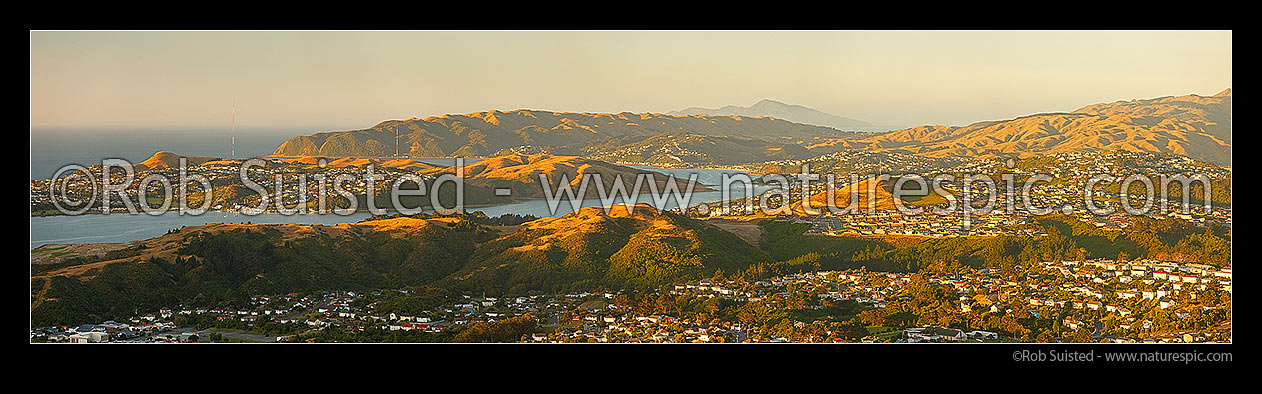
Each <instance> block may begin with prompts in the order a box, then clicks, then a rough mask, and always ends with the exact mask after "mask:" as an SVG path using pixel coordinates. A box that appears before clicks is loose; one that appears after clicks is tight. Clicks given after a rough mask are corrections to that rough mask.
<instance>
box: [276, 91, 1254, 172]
mask: <svg viewBox="0 0 1262 394" xmlns="http://www.w3.org/2000/svg"><path fill="white" fill-rule="evenodd" d="M821 125H822V126H821ZM864 126H871V125H870V124H868V123H867V122H863V121H857V120H854V119H849V118H844V117H840V116H836V115H830V114H826V113H823V112H819V111H816V110H813V109H810V108H806V107H802V106H795V105H787V104H783V103H779V102H775V101H771V100H763V101H760V102H758V103H757V104H754V105H753V106H750V107H734V106H727V107H723V108H719V109H713V110H711V109H704V108H689V109H686V110H683V111H677V112H673V113H671V114H656V113H638V114H636V113H630V112H623V113H617V114H612V113H573V112H551V111H538V110H516V111H509V112H501V111H488V112H475V113H470V114H463V115H443V116H434V117H428V118H424V119H418V118H412V119H406V120H391V121H385V122H381V123H379V124H377V125H376V126H373V127H371V128H368V129H363V130H352V131H337V132H324V133H317V134H313V135H309V136H298V137H294V138H291V139H290V140H288V141H286V142H285V143H284V144H282V145H281V146H280V147H278V148H276V150H275V152H273V155H276V156H334V157H346V156H350V157H388V156H393V155H394V150H395V142H394V141H395V133H396V130H398V135H399V152H400V154H402V155H404V156H411V157H449V156H492V155H498V154H508V153H549V154H558V155H573V156H584V157H589V158H593V159H597V160H603V161H609V162H615V163H625V164H658V165H696V164H701V165H709V164H721V165H734V164H743V163H759V162H767V161H777V160H792V159H806V158H810V157H814V156H818V155H821V154H828V153H835V152H844V151H853V150H864V151H871V152H895V153H907V154H915V155H923V156H928V157H986V156H998V155H1013V154H1015V155H1018V156H1023V157H1025V156H1033V155H1039V154H1054V153H1063V152H1077V151H1093V150H1126V151H1137V152H1153V153H1163V152H1164V153H1175V154H1180V155H1185V156H1189V157H1192V158H1195V159H1200V160H1205V161H1208V162H1212V163H1215V164H1228V163H1230V161H1231V140H1232V138H1231V89H1226V90H1224V91H1222V92H1221V93H1218V94H1216V95H1213V96H1209V97H1205V96H1199V95H1185V96H1170V97H1160V98H1155V99H1144V100H1130V101H1117V102H1113V103H1100V104H1093V105H1088V106H1085V107H1082V108H1079V109H1077V110H1075V111H1072V112H1067V113H1044V114H1035V115H1029V116H1023V117H1019V118H1016V119H1009V120H1000V121H986V122H978V123H974V124H971V125H968V126H962V127H957V126H940V125H927V126H920V127H913V128H910V129H903V130H895V131H890V132H885V133H879V134H873V133H866V132H845V131H840V130H839V129H845V128H848V127H864Z"/></svg>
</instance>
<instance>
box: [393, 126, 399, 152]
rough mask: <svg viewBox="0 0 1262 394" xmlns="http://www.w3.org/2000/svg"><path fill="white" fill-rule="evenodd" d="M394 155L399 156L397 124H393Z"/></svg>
mask: <svg viewBox="0 0 1262 394" xmlns="http://www.w3.org/2000/svg"><path fill="white" fill-rule="evenodd" d="M394 157H399V125H394Z"/></svg>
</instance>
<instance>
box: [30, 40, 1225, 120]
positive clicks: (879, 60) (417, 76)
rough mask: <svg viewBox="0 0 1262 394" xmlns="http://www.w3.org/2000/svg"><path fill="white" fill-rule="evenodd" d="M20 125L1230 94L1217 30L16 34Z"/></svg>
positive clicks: (927, 114)
mask: <svg viewBox="0 0 1262 394" xmlns="http://www.w3.org/2000/svg"><path fill="white" fill-rule="evenodd" d="M30 38H31V125H32V126H34V127H43V126H69V127H79V126H137V127H166V126H172V127H175V126H197V127H206V126H219V125H223V126H224V127H227V125H228V124H229V122H230V120H231V105H232V101H233V100H235V101H236V107H237V125H238V128H239V129H240V128H242V127H252V126H253V127H264V126H267V127H275V126H287V127H292V126H301V127H312V128H316V129H321V130H334V129H336V130H343V129H352V128H363V127H368V126H371V125H373V124H376V123H377V122H379V121H381V120H385V119H398V118H407V117H424V116H431V115H441V114H445V113H468V112H475V111H482V110H488V109H499V110H513V109H519V108H530V109H547V110H556V111H585V112H621V111H632V112H644V111H649V112H667V111H672V110H677V109H682V108H685V107H693V106H700V107H720V106H724V105H729V104H734V105H742V106H747V105H750V104H753V103H754V102H756V101H758V100H760V99H764V98H770V99H774V100H778V101H782V102H786V103H791V104H800V105H805V106H808V107H812V108H816V109H819V110H822V111H825V112H829V113H833V114H837V115H842V116H847V117H852V118H856V119H862V120H866V121H869V122H872V123H875V124H878V125H890V126H911V125H921V124H947V125H963V124H968V123H972V122H975V121H981V120H995V119H1007V118H1012V117H1015V116H1021V115H1027V114H1032V113H1037V112H1053V111H1069V110H1073V109H1076V108H1079V107H1082V106H1084V105H1087V104H1092V103H1097V102H1105V101H1114V100H1122V99H1132V98H1151V97H1159V96H1168V95H1182V94H1189V93H1195V94H1201V95H1212V94H1215V93H1218V92H1219V91H1220V90H1222V89H1224V88H1227V87H1230V86H1231V32H1229V31H1227V32H1222V31H1218V32H1117V31H1108V32H1011V31H1005V32H943V31H926V32H887V31H871V32H869V31H864V32H782V31H749V32H726V31H724V32H669V31H664V32H656V31H653V32H641V31H627V32H574V31H559V32H538V31H528V32H522V31H509V32H460V31H455V32H31V33H30Z"/></svg>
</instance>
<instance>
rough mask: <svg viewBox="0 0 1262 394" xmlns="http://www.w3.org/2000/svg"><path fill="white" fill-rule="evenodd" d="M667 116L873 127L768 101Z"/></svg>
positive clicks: (675, 113) (682, 111) (695, 108)
mask: <svg viewBox="0 0 1262 394" xmlns="http://www.w3.org/2000/svg"><path fill="white" fill-rule="evenodd" d="M666 114H667V115H716V116H721V115H737V116H766V117H772V118H776V119H784V120H787V121H790V122H794V123H802V124H810V125H817V126H825V127H832V128H834V129H838V130H846V129H851V128H860V127H872V124H871V123H868V122H864V121H862V120H857V119H851V118H847V117H844V116H837V115H833V114H830V113H826V112H823V111H820V110H817V109H813V108H807V107H803V106H801V105H792V104H785V103H782V102H779V101H774V100H766V99H764V100H762V101H759V102H757V103H754V105H751V106H748V107H738V106H735V105H729V106H725V107H723V108H700V107H692V108H687V109H683V110H679V111H672V112H667V113H666Z"/></svg>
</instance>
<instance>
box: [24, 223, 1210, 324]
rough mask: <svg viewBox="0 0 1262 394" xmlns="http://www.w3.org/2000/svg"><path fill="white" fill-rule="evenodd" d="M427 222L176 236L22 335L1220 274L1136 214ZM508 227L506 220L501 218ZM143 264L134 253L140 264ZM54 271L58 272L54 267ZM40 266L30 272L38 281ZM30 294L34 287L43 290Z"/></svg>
mask: <svg viewBox="0 0 1262 394" xmlns="http://www.w3.org/2000/svg"><path fill="white" fill-rule="evenodd" d="M445 220H448V221H446V222H445V221H437V220H434V221H430V222H428V223H430V224H429V225H425V226H418V227H416V228H415V229H411V230H410V231H398V230H393V231H386V230H376V231H374V230H373V229H372V227H371V226H352V227H353V228H352V229H351V230H347V231H342V232H336V231H326V230H324V229H322V228H321V227H319V226H316V227H314V228H315V230H314V231H309V232H305V233H289V234H282V231H280V230H277V228H283V227H278V226H251V227H246V228H242V229H235V230H227V231H221V232H207V231H189V229H186V230H185V231H181V232H180V233H177V234H176V235H175V236H179V237H181V238H180V239H181V241H180V242H181V245H180V247H179V248H178V250H177V251H176V252H175V254H174V256H170V257H154V256H149V255H144V256H140V254H141V253H143V252H145V251H142V250H132V249H129V250H123V251H119V252H118V253H117V255H116V256H115V257H120V256H122V257H127V256H136V257H133V258H130V259H123V260H121V261H120V262H115V263H109V264H102V265H98V266H94V267H92V268H90V269H87V270H86V271H84V272H79V273H76V274H58V275H39V274H38V273H37V274H35V275H34V276H33V277H32V289H33V291H32V296H33V297H34V299H35V300H36V302H35V303H34V305H35V307H34V308H33V309H32V311H31V313H32V318H33V320H34V323H35V324H36V325H37V326H44V325H56V324H70V323H81V322H84V321H100V320H106V319H110V318H116V317H123V316H128V315H131V314H133V313H136V312H138V311H148V310H155V309H158V308H161V307H170V306H175V305H177V304H181V303H182V304H184V305H189V306H195V307H210V306H220V307H235V306H244V305H245V304H248V302H249V295H251V294H277V293H287V292H294V291H314V290H327V289H342V290H351V291H363V290H370V289H381V288H402V287H405V286H419V285H433V286H436V287H439V288H443V289H446V290H449V291H458V292H479V293H486V294H492V295H527V294H542V293H552V292H561V291H583V290H598V289H626V288H635V289H655V288H661V287H662V286H666V285H669V284H672V283H678V282H681V281H685V280H695V279H699V278H708V277H712V276H714V275H724V274H726V275H728V276H736V277H743V278H747V279H761V278H766V277H770V276H774V275H779V274H785V273H793V272H803V271H816V270H843V269H850V268H859V267H866V268H867V269H869V270H874V271H892V272H930V273H954V272H958V271H959V270H961V269H962V268H963V267H972V268H996V269H999V270H1001V272H1003V273H1004V274H1005V276H1012V277H1015V276H1017V275H1018V274H1019V273H1020V272H1024V270H1023V268H1025V267H1029V266H1030V265H1031V264H1035V263H1037V262H1039V261H1045V260H1056V259H1084V258H1119V257H1120V258H1124V259H1133V258H1153V259H1161V260H1172V261H1187V262H1201V263H1206V264H1210V265H1214V266H1220V267H1221V266H1226V265H1228V264H1229V262H1230V256H1231V254H1230V247H1231V241H1230V239H1231V237H1230V232H1229V230H1226V229H1224V228H1217V227H1213V228H1201V227H1195V226H1192V225H1189V224H1186V223H1185V222H1181V221H1176V220H1155V219H1148V218H1136V219H1135V222H1134V223H1133V225H1132V227H1131V228H1130V229H1129V230H1128V231H1126V232H1120V231H1106V230H1100V229H1096V228H1094V227H1092V226H1089V225H1086V224H1082V223H1080V222H1078V221H1077V220H1076V219H1073V218H1068V217H1062V216H1050V217H1045V218H1042V219H1039V220H1038V221H1037V222H1036V223H1032V224H1030V226H1037V227H1040V228H1041V229H1042V231H1043V232H1045V233H1047V234H1048V235H1047V236H1042V237H1018V236H998V237H968V238H892V237H885V238H879V237H827V236H813V235H804V234H803V232H804V231H805V230H806V229H807V228H808V227H809V225H807V224H794V223H791V222H781V221H773V220H767V221H764V222H762V224H761V227H762V229H763V232H764V236H763V241H762V242H761V243H760V244H759V245H757V246H755V245H750V244H749V243H747V242H745V241H744V240H742V239H740V238H739V237H737V236H735V235H734V234H732V233H729V232H727V231H724V230H721V229H719V228H717V227H714V226H712V225H710V224H707V223H705V222H703V221H699V220H696V219H692V218H688V217H685V216H681V215H677V214H673V213H666V212H657V211H653V210H651V209H648V208H646V207H642V208H640V209H637V210H636V211H635V213H634V214H627V213H625V211H623V212H619V211H618V210H614V211H613V212H612V213H610V214H604V213H602V212H601V211H600V210H599V209H596V208H589V209H584V210H581V211H579V212H577V213H575V214H571V215H567V216H565V217H562V218H555V219H554V218H548V219H541V220H537V221H534V222H530V223H527V224H526V225H524V226H522V227H520V228H519V229H518V230H517V231H515V232H512V233H508V234H504V235H498V234H496V232H495V231H493V230H491V229H489V228H488V227H485V226H484V225H483V224H480V223H485V224H499V223H494V221H492V220H488V219H486V218H479V217H469V218H458V219H454V220H452V219H451V218H448V219H445ZM503 224H508V223H503ZM146 256H147V257H146ZM58 268H60V267H58ZM50 271H52V270H51V269H48V268H41V269H40V271H39V272H42V273H47V272H50ZM45 288H46V289H47V290H46V291H41V290H43V289H45ZM441 294H444V293H426V294H413V295H410V296H408V297H401V298H396V299H387V300H383V303H382V304H381V305H380V306H379V307H382V308H387V309H391V310H397V311H398V312H415V311H417V310H425V309H427V306H431V305H433V304H434V303H435V302H439V300H440V299H441V297H442V295H441Z"/></svg>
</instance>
